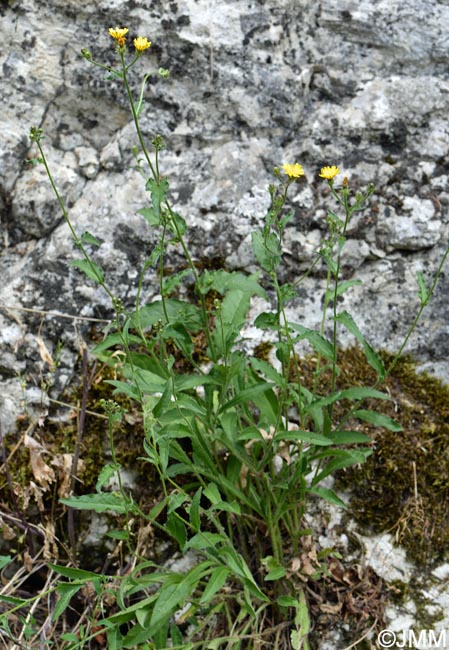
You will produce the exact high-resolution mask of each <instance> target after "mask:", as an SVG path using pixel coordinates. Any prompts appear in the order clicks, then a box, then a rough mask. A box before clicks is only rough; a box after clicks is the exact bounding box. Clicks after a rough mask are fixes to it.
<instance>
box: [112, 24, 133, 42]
mask: <svg viewBox="0 0 449 650" xmlns="http://www.w3.org/2000/svg"><path fill="white" fill-rule="evenodd" d="M128 32H129V29H128V28H127V27H123V29H120V27H116V28H115V29H114V28H113V27H110V28H109V34H110V36H112V38H115V40H116V41H118V40H119V39H121V38H124V36H125V35H126V34H127V33H128Z"/></svg>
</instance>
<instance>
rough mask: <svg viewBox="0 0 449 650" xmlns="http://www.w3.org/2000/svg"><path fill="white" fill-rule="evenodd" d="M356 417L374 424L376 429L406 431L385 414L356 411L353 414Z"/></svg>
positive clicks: (363, 410)
mask: <svg viewBox="0 0 449 650" xmlns="http://www.w3.org/2000/svg"><path fill="white" fill-rule="evenodd" d="M353 415H354V417H356V418H359V420H363V421H364V422H369V423H370V424H374V425H375V426H376V427H383V428H384V429H388V430H389V431H397V432H399V431H404V428H403V427H401V425H400V424H398V423H397V422H395V421H394V420H392V419H391V418H390V417H388V415H384V414H383V413H377V411H369V410H365V409H359V410H358V411H354V413H353Z"/></svg>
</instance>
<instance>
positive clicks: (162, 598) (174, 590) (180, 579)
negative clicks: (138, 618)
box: [148, 562, 210, 634]
mask: <svg viewBox="0 0 449 650" xmlns="http://www.w3.org/2000/svg"><path fill="white" fill-rule="evenodd" d="M209 567H210V563H209V562H207V563H206V562H202V563H201V564H199V565H197V566H196V567H194V568H193V569H191V570H190V571H189V572H188V573H186V574H185V575H173V574H172V576H170V578H171V581H168V580H167V582H166V583H165V584H163V585H162V587H161V588H160V589H159V592H158V598H157V600H156V602H155V604H154V608H153V612H152V615H151V620H150V624H149V628H148V629H149V630H150V631H151V633H152V634H154V633H155V632H156V631H157V630H158V629H159V628H160V627H161V625H163V624H164V622H165V621H167V620H169V618H170V617H171V615H172V613H173V611H174V610H175V609H176V607H178V606H179V605H183V604H184V603H185V602H186V600H187V599H188V598H189V597H190V596H191V595H192V593H193V592H194V590H195V588H196V585H197V584H198V582H199V580H200V579H201V577H202V575H203V574H204V573H205V572H207V570H208V568H209ZM175 580H176V582H174V581H175Z"/></svg>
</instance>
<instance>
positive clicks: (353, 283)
mask: <svg viewBox="0 0 449 650" xmlns="http://www.w3.org/2000/svg"><path fill="white" fill-rule="evenodd" d="M361 284H363V281H362V280H344V281H343V282H339V284H338V286H337V296H342V295H343V294H344V293H346V292H347V291H348V290H349V289H350V288H351V287H357V286H360V285H361ZM334 297H335V291H334V290H333V289H330V290H329V291H328V292H327V294H326V299H327V300H333V299H334Z"/></svg>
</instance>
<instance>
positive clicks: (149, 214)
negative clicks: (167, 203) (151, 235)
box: [137, 208, 161, 226]
mask: <svg viewBox="0 0 449 650" xmlns="http://www.w3.org/2000/svg"><path fill="white" fill-rule="evenodd" d="M137 214H140V215H142V217H143V218H144V219H145V220H146V221H147V222H148V224H149V225H150V226H159V224H160V222H161V219H160V215H159V216H157V215H156V214H155V212H154V210H153V208H141V209H140V210H137Z"/></svg>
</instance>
